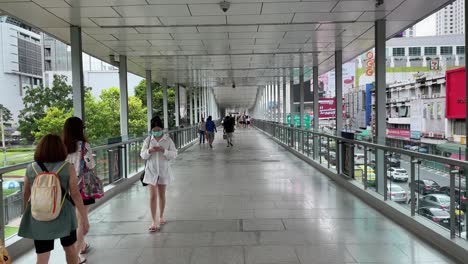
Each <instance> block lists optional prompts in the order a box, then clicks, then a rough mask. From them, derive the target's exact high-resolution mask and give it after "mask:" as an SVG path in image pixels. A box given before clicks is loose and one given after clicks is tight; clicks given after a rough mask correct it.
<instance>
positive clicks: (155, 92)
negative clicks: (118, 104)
mask: <svg viewBox="0 0 468 264" xmlns="http://www.w3.org/2000/svg"><path fill="white" fill-rule="evenodd" d="M151 91H152V106H153V111H152V112H153V116H155V115H159V116H160V117H161V119H162V120H164V112H163V87H162V85H161V84H160V83H157V82H152V83H151ZM135 96H136V97H138V98H139V99H140V100H141V101H142V102H143V105H146V80H142V81H141V82H140V83H139V84H138V85H137V86H135ZM167 97H168V101H167V104H168V105H167V109H168V110H167V112H168V116H169V128H172V127H175V89H174V87H168V89H167Z"/></svg>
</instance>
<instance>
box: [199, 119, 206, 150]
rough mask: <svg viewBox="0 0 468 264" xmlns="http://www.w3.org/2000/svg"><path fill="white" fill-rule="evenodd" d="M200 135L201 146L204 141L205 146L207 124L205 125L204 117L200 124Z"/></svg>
mask: <svg viewBox="0 0 468 264" xmlns="http://www.w3.org/2000/svg"><path fill="white" fill-rule="evenodd" d="M198 133H199V134H200V143H199V144H200V145H201V143H202V141H203V144H205V137H206V136H205V134H206V123H205V118H203V117H202V119H201V121H200V122H199V123H198Z"/></svg>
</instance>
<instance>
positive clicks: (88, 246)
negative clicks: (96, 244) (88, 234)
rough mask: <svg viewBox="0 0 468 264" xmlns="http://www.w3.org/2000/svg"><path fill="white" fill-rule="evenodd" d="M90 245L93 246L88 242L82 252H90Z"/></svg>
mask: <svg viewBox="0 0 468 264" xmlns="http://www.w3.org/2000/svg"><path fill="white" fill-rule="evenodd" d="M90 247H91V245H90V244H89V243H88V242H86V245H85V248H84V249H83V250H81V252H80V254H86V253H88V250H89V248H90Z"/></svg>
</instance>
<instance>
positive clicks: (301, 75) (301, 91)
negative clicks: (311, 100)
mask: <svg viewBox="0 0 468 264" xmlns="http://www.w3.org/2000/svg"><path fill="white" fill-rule="evenodd" d="M300 66H301V67H300V68H299V95H300V105H299V107H300V111H299V112H300V115H301V128H304V127H305V123H304V65H302V64H301V65H300ZM314 116H316V114H315V113H314Z"/></svg>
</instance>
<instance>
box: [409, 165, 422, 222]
mask: <svg viewBox="0 0 468 264" xmlns="http://www.w3.org/2000/svg"><path fill="white" fill-rule="evenodd" d="M419 163H420V160H418V159H415V158H414V157H411V167H410V184H409V186H410V202H411V216H415V215H416V191H415V185H416V184H415V181H416V164H419ZM418 166H419V165H418Z"/></svg>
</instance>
